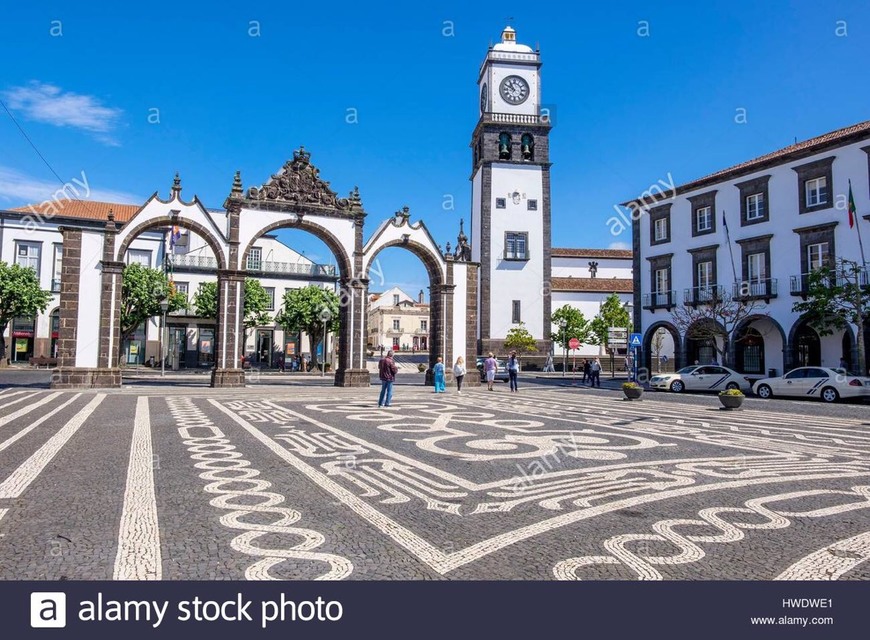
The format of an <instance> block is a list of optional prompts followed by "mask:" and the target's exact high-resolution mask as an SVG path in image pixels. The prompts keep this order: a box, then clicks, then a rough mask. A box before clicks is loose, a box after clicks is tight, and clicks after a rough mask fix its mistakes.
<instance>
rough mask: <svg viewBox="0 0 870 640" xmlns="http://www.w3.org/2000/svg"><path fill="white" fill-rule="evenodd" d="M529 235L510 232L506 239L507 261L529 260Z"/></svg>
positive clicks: (505, 254) (505, 251)
mask: <svg viewBox="0 0 870 640" xmlns="http://www.w3.org/2000/svg"><path fill="white" fill-rule="evenodd" d="M528 240H529V234H528V233H517V232H513V231H508V232H507V233H505V237H504V257H505V259H506V260H528V259H529V254H528Z"/></svg>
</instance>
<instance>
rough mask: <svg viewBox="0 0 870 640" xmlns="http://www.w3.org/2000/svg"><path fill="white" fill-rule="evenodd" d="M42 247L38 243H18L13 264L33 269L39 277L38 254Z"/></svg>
mask: <svg viewBox="0 0 870 640" xmlns="http://www.w3.org/2000/svg"><path fill="white" fill-rule="evenodd" d="M41 249H42V245H41V244H39V243H38V242H18V243H17V246H16V247H15V264H18V265H21V266H22V267H27V268H29V269H33V270H34V271H35V272H36V277H37V278H38V277H39V254H40V250H41Z"/></svg>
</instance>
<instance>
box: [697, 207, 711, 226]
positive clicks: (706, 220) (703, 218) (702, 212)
mask: <svg viewBox="0 0 870 640" xmlns="http://www.w3.org/2000/svg"><path fill="white" fill-rule="evenodd" d="M712 228H713V209H711V208H710V207H699V208H698V209H696V210H695V231H698V232H701V231H709V230H710V229H712Z"/></svg>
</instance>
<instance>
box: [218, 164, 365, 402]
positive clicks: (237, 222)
mask: <svg viewBox="0 0 870 640" xmlns="http://www.w3.org/2000/svg"><path fill="white" fill-rule="evenodd" d="M224 208H225V209H226V211H227V218H228V220H227V228H228V230H229V237H228V245H229V261H228V268H227V269H226V270H225V271H222V272H219V274H218V282H219V290H220V291H223V288H224V286H226V288H227V295H226V296H223V297H222V296H221V295H220V294H219V296H218V309H219V312H218V313H219V315H220V317H221V320H222V322H224V323H226V325H227V326H232V327H240V326H242V324H243V323H242V321H241V314H242V313H243V309H242V304H241V301H242V298H241V295H240V293H239V292H240V291H241V290H242V287H243V285H244V279H245V276H246V260H247V256H248V254H249V252H250V250H251V248H252V246H253V243H254V242H255V241H256V240H257V238H260V237H261V236H262V235H263V234H265V233H268V232H269V231H272V230H275V229H279V228H295V229H301V230H303V231H307V232H310V233H312V234H313V235H315V236H316V237H318V238H320V239H321V240H322V241H323V242H324V243H325V244H326V245H327V247H329V249H330V250H331V251H332V253H333V254H334V255H335V258H336V260H337V262H338V266H339V273H340V277H339V285H340V287H341V295H340V298H341V301H342V304H341V305H340V307H339V314H340V319H339V323H340V329H339V336H338V367H337V369H336V372H335V384H336V386H354V387H355V386H368V385H369V384H370V376H369V372H368V370H367V369H366V366H365V344H364V340H365V313H366V291H367V282H366V280H365V278H364V277H361V275H360V274H361V273H362V254H363V251H362V240H363V224H364V222H365V216H366V213H365V210H364V209H363V206H362V202H361V200H360V197H359V190H358V189H356V188H354V189H353V191H351V192H350V194H349V195H348V197H347V198H339V197H338V195H337V194H336V193H335V192H334V191H333V190H332V189H331V188H330V187H329V182H326V181H324V180H323V179H322V178H321V177H320V170H319V169H317V168H316V167H315V166H314V165H313V164H312V163H311V154H310V153H309V152H308V151H306V150H305V148H304V147H300V148H299V149H298V150H296V151H294V152H293V158H292V159H291V160H288V161H287V162H286V163H284V166H283V167H281V169H280V170H279V171H278V172H277V173H275V174H274V175H272V177H271V178H269V180H267V181H266V182H265V183H263V184H262V185H261V186H259V187H250V188H248V189H247V191H245V190H244V189H243V188H242V180H241V176H240V174H239V173H238V172H237V173H236V176H235V179H234V180H233V187H232V190H231V192H230V195H229V197H228V198H227V200H226V201H225V202H224ZM222 283H226V284H225V285H224V284H222ZM234 294H235V296H234ZM241 343H242V339H241V338H240V333H239V331H238V330H236V331H234V332H228V333H227V340H226V341H225V343H224V346H223V348H222V352H221V354H220V357H221V358H222V362H224V363H227V365H226V366H221V367H219V368H216V370H215V379H214V382H213V384H215V385H216V386H230V385H232V384H234V382H235V381H236V380H239V379H241V380H243V379H244V375H243V373H242V371H241V369H240V368H238V366H237V363H239V362H240V361H241V356H242V353H241V351H242V349H243V345H242V344H241Z"/></svg>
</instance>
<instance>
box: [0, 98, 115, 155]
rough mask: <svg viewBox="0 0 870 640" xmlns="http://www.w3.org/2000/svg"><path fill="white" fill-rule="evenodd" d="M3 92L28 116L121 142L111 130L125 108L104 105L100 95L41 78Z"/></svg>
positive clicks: (109, 141)
mask: <svg viewBox="0 0 870 640" xmlns="http://www.w3.org/2000/svg"><path fill="white" fill-rule="evenodd" d="M3 95H4V97H5V98H6V101H7V102H8V106H9V108H10V109H12V110H14V111H19V112H21V113H22V114H23V115H24V117H26V118H27V119H29V120H33V121H36V122H45V123H47V124H51V125H54V126H56V127H72V128H74V129H82V130H84V131H87V132H89V133H91V134H93V135H94V137H96V138H97V139H98V140H100V141H101V142H103V143H105V144H109V145H113V146H117V145H118V142H117V141H116V140H115V139H114V138H113V137H112V136H111V135H110V134H111V133H112V132H113V131H114V130H115V128H116V127H117V125H118V121H119V119H120V117H121V114H122V113H123V111H121V109H116V108H114V107H107V106H105V105H103V104H102V102H101V101H100V100H99V98H96V97H94V96H88V95H81V94H77V93H73V92H71V91H67V92H64V91H63V90H62V89H61V88H60V87H56V86H54V85H51V84H45V83H42V82H31V83H29V84H28V85H26V86H22V87H12V88H11V89H9V90H7V91H5V92H4V93H3Z"/></svg>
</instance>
